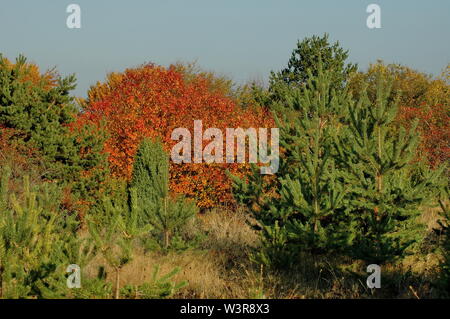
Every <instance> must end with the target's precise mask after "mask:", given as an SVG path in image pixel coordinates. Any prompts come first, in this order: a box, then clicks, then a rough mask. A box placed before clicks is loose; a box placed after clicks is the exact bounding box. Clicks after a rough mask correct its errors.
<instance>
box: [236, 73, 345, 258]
mask: <svg viewBox="0 0 450 319" xmlns="http://www.w3.org/2000/svg"><path fill="white" fill-rule="evenodd" d="M309 75H310V77H309V80H308V81H307V83H306V85H305V86H304V87H302V88H291V89H290V91H289V92H288V93H287V95H286V96H285V97H284V100H285V101H286V105H285V106H284V110H283V112H282V113H281V114H280V115H278V116H277V115H276V118H277V123H278V126H279V127H280V143H281V147H282V148H283V152H282V155H281V159H280V169H279V171H278V173H277V175H276V177H275V180H273V179H272V180H271V181H270V182H269V181H268V180H270V178H267V177H263V176H261V175H260V173H259V171H257V170H255V171H254V173H253V174H252V175H250V177H249V180H248V181H247V180H241V179H236V178H234V181H235V183H234V191H235V192H234V193H235V196H236V198H237V199H238V201H240V202H241V203H243V204H245V205H246V206H247V207H251V209H252V214H253V216H254V217H255V218H256V220H257V221H258V222H259V224H260V225H259V226H260V227H261V228H260V229H261V230H262V239H263V244H264V246H265V249H264V250H263V252H262V253H259V258H260V259H261V260H262V261H263V262H264V263H266V264H268V265H270V264H276V265H279V266H284V265H286V264H292V263H293V262H294V261H295V256H296V255H297V254H298V253H299V252H301V251H316V252H317V251H324V250H325V249H328V248H330V247H331V246H332V245H334V246H336V243H334V241H335V240H337V234H338V233H337V231H336V226H337V225H338V216H336V215H337V214H338V211H339V209H341V207H342V205H343V203H344V195H345V191H344V188H343V186H342V183H340V181H339V180H338V178H339V174H338V172H337V169H336V167H335V166H336V165H335V163H334V159H333V154H332V152H333V150H334V148H333V135H334V134H337V133H338V132H337V131H336V130H338V128H339V126H340V119H341V117H342V116H343V115H344V114H345V112H344V106H345V104H346V103H348V98H349V97H348V95H347V92H346V91H345V90H340V91H335V90H334V89H333V88H332V83H333V76H332V75H333V74H332V73H331V72H324V71H322V70H321V69H320V72H319V74H318V75H317V76H314V75H313V74H312V73H311V72H310V73H309ZM273 193H275V194H276V195H275V196H271V195H270V194H273Z"/></svg>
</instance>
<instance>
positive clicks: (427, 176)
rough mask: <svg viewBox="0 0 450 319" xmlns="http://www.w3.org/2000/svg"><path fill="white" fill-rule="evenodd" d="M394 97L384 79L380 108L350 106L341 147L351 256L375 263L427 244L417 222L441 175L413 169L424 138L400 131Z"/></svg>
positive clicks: (368, 104)
mask: <svg viewBox="0 0 450 319" xmlns="http://www.w3.org/2000/svg"><path fill="white" fill-rule="evenodd" d="M390 93H391V81H389V79H385V78H383V77H382V76H380V77H379V78H378V88H377V98H376V102H375V104H372V103H371V102H370V101H369V99H368V97H367V94H364V93H363V94H362V97H361V98H360V100H359V101H358V102H357V103H355V102H353V103H350V104H348V114H349V115H348V120H349V125H348V127H347V129H346V130H344V131H343V132H341V133H340V134H339V135H337V136H336V144H335V145H336V151H337V155H336V156H335V158H336V160H337V162H338V163H339V165H340V166H341V167H342V168H343V170H344V171H345V174H344V175H343V179H344V183H345V184H346V187H348V188H349V191H348V194H349V195H348V197H349V198H348V201H349V202H348V207H347V209H346V214H347V217H348V223H349V224H348V232H349V233H351V237H352V242H351V246H350V249H349V252H350V254H351V255H352V256H354V257H357V258H361V259H363V260H366V261H367V262H370V263H383V262H386V261H390V260H393V259H395V258H396V257H401V256H403V255H404V253H405V252H406V249H407V248H408V247H409V246H410V245H411V244H412V243H414V242H416V241H418V240H419V239H420V238H421V234H422V232H421V231H420V229H421V225H420V224H419V223H418V221H417V216H418V215H419V214H420V207H421V205H423V204H424V203H426V201H427V200H429V199H430V198H432V197H433V196H432V194H431V192H432V191H433V189H434V186H433V185H434V184H436V182H437V181H438V178H439V174H440V173H441V170H438V171H435V172H429V171H428V172H427V171H423V170H420V169H418V166H417V165H415V164H414V163H412V159H413V157H414V154H415V151H416V148H417V143H418V138H419V136H418V134H417V133H416V131H415V126H413V128H412V129H411V130H410V131H408V132H407V131H406V130H405V129H404V128H403V127H397V126H396V124H395V122H394V119H395V117H396V115H397V111H398V108H397V104H396V103H395V102H392V101H393V99H390Z"/></svg>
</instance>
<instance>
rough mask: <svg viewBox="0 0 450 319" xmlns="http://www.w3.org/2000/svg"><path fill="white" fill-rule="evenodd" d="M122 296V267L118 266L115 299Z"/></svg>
mask: <svg viewBox="0 0 450 319" xmlns="http://www.w3.org/2000/svg"><path fill="white" fill-rule="evenodd" d="M119 298H120V268H116V287H115V291H114V299H119Z"/></svg>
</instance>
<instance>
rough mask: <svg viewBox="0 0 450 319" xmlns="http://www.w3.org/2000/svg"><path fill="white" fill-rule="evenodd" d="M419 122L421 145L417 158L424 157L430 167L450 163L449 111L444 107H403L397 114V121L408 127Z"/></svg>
mask: <svg viewBox="0 0 450 319" xmlns="http://www.w3.org/2000/svg"><path fill="white" fill-rule="evenodd" d="M415 119H418V120H419V127H418V129H419V132H420V134H421V144H420V148H419V153H420V154H419V156H420V157H426V160H427V162H428V163H430V165H431V166H432V167H436V166H437V165H440V164H445V163H449V162H450V109H449V108H448V107H446V106H444V105H436V106H433V107H428V106H426V105H422V106H421V107H409V106H404V107H402V108H401V109H400V112H399V121H400V122H401V123H402V124H404V125H406V126H409V124H410V123H412V121H413V120H415Z"/></svg>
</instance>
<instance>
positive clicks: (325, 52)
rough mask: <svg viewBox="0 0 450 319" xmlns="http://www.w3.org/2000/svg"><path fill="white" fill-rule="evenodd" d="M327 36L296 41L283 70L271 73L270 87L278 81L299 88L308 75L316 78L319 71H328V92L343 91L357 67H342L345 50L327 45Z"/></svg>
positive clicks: (343, 65) (346, 52) (337, 45)
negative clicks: (329, 90)
mask: <svg viewBox="0 0 450 319" xmlns="http://www.w3.org/2000/svg"><path fill="white" fill-rule="evenodd" d="M328 37H329V36H328V34H324V35H323V36H322V37H319V36H312V37H309V38H305V39H304V40H302V41H298V43H297V47H296V48H295V49H294V50H293V51H292V55H291V58H290V59H289V62H288V65H287V67H286V68H284V69H283V70H281V71H280V72H278V73H272V75H271V86H272V87H273V86H274V85H276V84H277V83H278V82H280V81H282V82H284V83H286V84H288V85H289V86H297V87H299V86H302V85H305V84H306V83H307V82H308V80H309V79H310V74H309V72H311V73H312V75H313V76H318V75H319V73H320V72H321V70H320V69H322V70H324V71H326V72H329V76H330V78H331V83H330V87H331V88H332V89H335V90H339V89H343V88H344V86H345V83H346V81H347V79H348V76H349V75H350V74H351V73H353V72H355V71H356V70H357V65H355V64H351V63H349V64H346V62H345V61H346V60H347V58H348V51H346V50H344V49H343V48H342V47H341V46H340V44H339V42H336V43H334V44H330V42H329V38H328ZM319 65H321V66H320V67H319Z"/></svg>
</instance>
